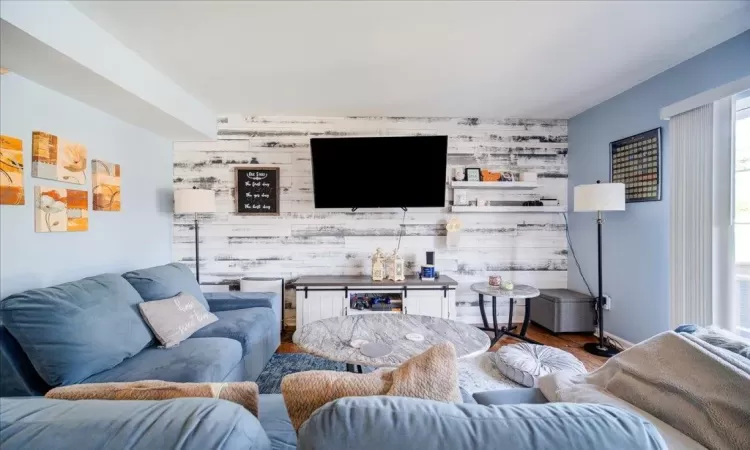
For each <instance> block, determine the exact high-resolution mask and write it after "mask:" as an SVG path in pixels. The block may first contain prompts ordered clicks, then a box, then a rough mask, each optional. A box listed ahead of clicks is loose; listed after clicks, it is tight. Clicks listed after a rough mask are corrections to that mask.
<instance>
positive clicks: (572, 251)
mask: <svg viewBox="0 0 750 450" xmlns="http://www.w3.org/2000/svg"><path fill="white" fill-rule="evenodd" d="M562 215H563V218H564V219H565V237H566V238H567V239H568V248H570V254H571V255H573V261H575V263H576V267H578V273H579V274H580V275H581V279H582V280H583V284H585V285H586V289H588V291H589V295H590V296H591V297H592V298H596V296H595V295H594V292H593V291H591V287H590V286H589V283H588V281H586V277H584V276H583V270H581V264H580V263H579V262H578V257H577V256H576V251H575V250H574V249H573V241H571V239H570V228H569V227H568V215H567V214H565V213H562Z"/></svg>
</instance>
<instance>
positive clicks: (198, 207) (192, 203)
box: [174, 188, 216, 283]
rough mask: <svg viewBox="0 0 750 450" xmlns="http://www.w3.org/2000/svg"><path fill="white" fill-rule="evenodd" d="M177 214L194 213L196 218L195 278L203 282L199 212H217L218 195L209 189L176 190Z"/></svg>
mask: <svg viewBox="0 0 750 450" xmlns="http://www.w3.org/2000/svg"><path fill="white" fill-rule="evenodd" d="M174 212H175V214H193V219H194V220H195V279H196V280H197V281H198V283H200V282H201V268H200V266H201V260H200V254H199V253H198V243H199V242H200V241H199V240H198V213H213V212H216V196H215V195H214V191H212V190H209V189H196V188H193V189H180V190H177V191H174Z"/></svg>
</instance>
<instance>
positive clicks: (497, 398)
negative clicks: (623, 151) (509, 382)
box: [474, 388, 548, 405]
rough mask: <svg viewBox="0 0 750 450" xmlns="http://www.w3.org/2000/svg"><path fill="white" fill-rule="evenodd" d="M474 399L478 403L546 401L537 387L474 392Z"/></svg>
mask: <svg viewBox="0 0 750 450" xmlns="http://www.w3.org/2000/svg"><path fill="white" fill-rule="evenodd" d="M474 400H476V403H479V404H480V405H519V404H535V403H536V404H539V403H548V400H547V397H545V396H544V394H542V391H541V390H540V389H539V388H513V389H500V390H497V391H487V392H476V393H474Z"/></svg>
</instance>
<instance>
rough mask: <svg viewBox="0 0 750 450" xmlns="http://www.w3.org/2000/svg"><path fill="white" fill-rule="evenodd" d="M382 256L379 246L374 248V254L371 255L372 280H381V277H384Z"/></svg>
mask: <svg viewBox="0 0 750 450" xmlns="http://www.w3.org/2000/svg"><path fill="white" fill-rule="evenodd" d="M383 256H384V255H383V251H382V250H381V249H379V248H378V249H377V250H375V254H374V255H372V281H383V278H384V277H385V265H384V264H383Z"/></svg>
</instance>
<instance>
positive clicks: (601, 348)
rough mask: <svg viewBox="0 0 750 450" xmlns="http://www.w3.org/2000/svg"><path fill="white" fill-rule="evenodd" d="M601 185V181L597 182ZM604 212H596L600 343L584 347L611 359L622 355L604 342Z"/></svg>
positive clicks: (597, 301)
mask: <svg viewBox="0 0 750 450" xmlns="http://www.w3.org/2000/svg"><path fill="white" fill-rule="evenodd" d="M597 183H599V181H597ZM602 223H604V219H603V218H602V212H601V211H597V212H596V233H597V240H598V242H597V247H598V253H599V265H598V267H599V296H598V297H597V298H596V313H597V318H598V321H599V342H590V343H588V344H584V345H583V349H584V350H586V351H587V352H589V353H591V354H594V355H597V356H605V357H607V358H609V357H610V356H614V355H616V354H618V353H620V351H619V350H617V349H616V348H614V347H612V346H609V345H607V344H606V342H605V341H604V294H603V293H602V290H603V288H602V285H603V282H602Z"/></svg>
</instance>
